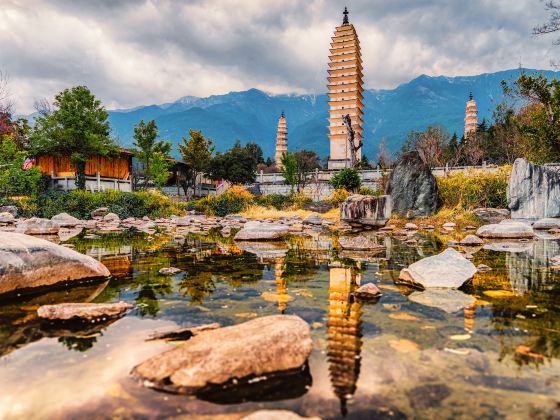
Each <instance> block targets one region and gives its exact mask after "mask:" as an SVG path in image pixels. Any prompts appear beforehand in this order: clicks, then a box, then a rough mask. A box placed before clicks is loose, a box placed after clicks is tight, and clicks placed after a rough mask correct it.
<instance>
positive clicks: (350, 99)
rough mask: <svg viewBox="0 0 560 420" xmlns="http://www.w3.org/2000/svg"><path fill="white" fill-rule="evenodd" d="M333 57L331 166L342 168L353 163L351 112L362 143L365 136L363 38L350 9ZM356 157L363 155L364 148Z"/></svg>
mask: <svg viewBox="0 0 560 420" xmlns="http://www.w3.org/2000/svg"><path fill="white" fill-rule="evenodd" d="M329 51H330V56H329V60H330V62H329V70H328V73H329V77H328V78H327V80H328V81H329V84H328V86H327V88H328V90H329V93H328V95H329V103H328V104H329V119H328V121H329V126H328V128H329V140H330V159H329V169H340V168H345V167H348V166H349V165H350V161H351V146H350V145H349V142H348V130H347V128H346V126H345V125H344V121H343V117H344V116H345V115H347V114H348V115H349V116H350V118H351V121H352V128H353V130H354V132H355V136H354V142H355V145H356V146H358V145H359V144H360V142H361V141H362V139H363V136H362V132H363V129H362V123H363V121H362V117H363V115H364V113H363V107H364V106H363V91H364V89H363V87H362V86H363V81H362V76H363V75H362V56H361V53H360V41H359V40H358V35H357V33H356V30H355V29H354V25H352V24H351V23H349V21H348V10H347V9H346V8H344V20H343V22H342V25H340V26H338V27H337V28H336V29H335V32H334V36H333V37H332V42H331V49H330V50H329ZM356 158H357V159H360V158H361V152H360V150H358V151H357V153H356Z"/></svg>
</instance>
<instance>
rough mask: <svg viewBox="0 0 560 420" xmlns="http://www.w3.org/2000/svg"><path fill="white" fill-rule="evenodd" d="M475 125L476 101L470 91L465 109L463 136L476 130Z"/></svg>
mask: <svg viewBox="0 0 560 420" xmlns="http://www.w3.org/2000/svg"><path fill="white" fill-rule="evenodd" d="M477 127H478V111H477V109H476V101H475V100H474V99H473V94H472V92H471V93H470V94H469V100H468V101H467V107H466V109H465V132H464V134H463V136H464V137H465V138H467V137H469V136H470V135H471V134H473V133H475V132H476V129H477Z"/></svg>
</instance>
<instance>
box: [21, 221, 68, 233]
mask: <svg viewBox="0 0 560 420" xmlns="http://www.w3.org/2000/svg"><path fill="white" fill-rule="evenodd" d="M59 229H60V226H59V225H58V224H57V223H56V222H53V221H52V220H49V219H41V218H39V217H32V218H31V219H27V220H23V221H21V222H19V223H18V224H17V227H16V232H18V233H24V234H26V235H53V234H56V233H58V230H59Z"/></svg>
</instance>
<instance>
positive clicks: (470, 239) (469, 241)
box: [459, 235, 484, 246]
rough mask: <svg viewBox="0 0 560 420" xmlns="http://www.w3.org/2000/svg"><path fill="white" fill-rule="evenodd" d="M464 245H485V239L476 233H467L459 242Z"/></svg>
mask: <svg viewBox="0 0 560 420" xmlns="http://www.w3.org/2000/svg"><path fill="white" fill-rule="evenodd" d="M459 245H463V246H480V245H484V241H483V240H482V239H480V238H479V237H478V236H476V235H467V236H465V237H464V238H463V239H461V241H460V242H459Z"/></svg>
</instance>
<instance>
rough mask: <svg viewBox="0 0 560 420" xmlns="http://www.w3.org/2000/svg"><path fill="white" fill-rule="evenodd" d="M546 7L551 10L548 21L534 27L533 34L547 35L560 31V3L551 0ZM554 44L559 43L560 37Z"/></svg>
mask: <svg viewBox="0 0 560 420" xmlns="http://www.w3.org/2000/svg"><path fill="white" fill-rule="evenodd" d="M545 8H546V10H548V11H549V12H550V16H549V18H548V22H546V23H543V24H542V25H539V26H535V27H534V28H533V35H536V36H539V35H546V34H551V33H553V32H557V31H560V3H558V2H557V1H556V0H549V1H547V2H546V3H545ZM554 44H556V45H559V44H560V39H557V40H556V41H554Z"/></svg>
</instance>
